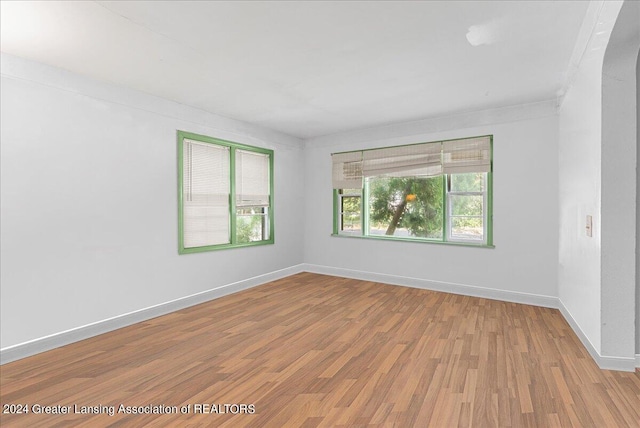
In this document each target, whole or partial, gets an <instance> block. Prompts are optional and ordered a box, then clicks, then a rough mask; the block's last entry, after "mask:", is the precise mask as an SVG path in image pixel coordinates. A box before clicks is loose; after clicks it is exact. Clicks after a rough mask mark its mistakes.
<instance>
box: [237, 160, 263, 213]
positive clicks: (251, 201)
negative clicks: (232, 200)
mask: <svg viewBox="0 0 640 428" xmlns="http://www.w3.org/2000/svg"><path fill="white" fill-rule="evenodd" d="M268 206H269V155H266V154H262V153H255V152H247V151H244V150H236V207H268Z"/></svg>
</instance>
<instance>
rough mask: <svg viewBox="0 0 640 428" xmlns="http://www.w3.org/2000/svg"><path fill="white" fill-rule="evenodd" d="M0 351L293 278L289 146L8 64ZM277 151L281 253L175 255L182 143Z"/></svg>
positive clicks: (296, 180) (298, 182)
mask: <svg viewBox="0 0 640 428" xmlns="http://www.w3.org/2000/svg"><path fill="white" fill-rule="evenodd" d="M1 65H2V68H1V71H2V83H1V88H2V90H1V91H0V93H1V103H2V104H1V123H2V127H1V129H2V131H1V132H2V134H1V141H2V145H1V151H2V153H1V162H2V163H1V171H2V172H1V173H2V176H1V180H2V181H1V195H2V200H1V207H2V208H1V209H2V211H1V215H2V223H1V235H2V241H1V250H2V251H1V265H2V271H1V283H2V288H1V310H0V313H1V328H2V330H1V335H0V336H1V338H2V341H1V345H0V347H2V348H6V347H9V346H12V345H16V344H20V343H23V342H26V341H30V340H34V339H38V338H41V337H43V336H47V335H50V334H54V333H59V332H62V331H65V330H68V329H73V328H77V327H80V326H83V325H86V324H90V323H94V322H98V321H101V320H105V319H107V318H110V317H115V316H119V315H122V314H126V313H128V312H131V311H136V310H140V309H143V308H146V307H149V306H152V305H156V304H160V303H164V302H167V301H170V300H173V299H178V298H181V297H184V296H189V295H192V294H194V293H199V292H203V291H205V290H210V289H214V288H217V287H221V286H224V285H227V284H230V283H234V282H236V281H242V280H245V279H247V278H251V277H255V276H258V275H262V274H265V273H269V272H273V271H277V270H279V269H283V268H287V267H291V266H293V265H297V264H299V263H301V262H302V261H303V259H302V239H301V237H300V233H301V231H302V229H303V224H302V222H303V216H302V215H301V212H299V211H296V210H292V209H288V207H292V206H296V205H297V204H299V199H300V197H301V195H303V193H304V192H303V190H304V183H303V180H302V179H301V178H300V177H302V175H303V170H302V167H301V161H302V159H303V158H302V146H301V142H300V141H299V140H297V139H295V138H292V137H289V136H286V135H282V134H278V133H276V132H273V131H269V130H265V129H262V128H260V127H257V126H254V125H249V124H246V123H242V122H238V121H234V120H230V119H226V118H222V117H218V116H215V115H211V114H208V113H204V112H202V111H199V110H196V109H192V108H189V107H186V106H183V105H180V104H177V103H173V102H170V101H167V100H163V99H160V98H156V97H152V96H149V95H146V94H143V93H139V92H135V91H131V90H126V89H124V88H120V87H116V86H113V85H109V84H107V83H104V82H98V81H94V80H91V79H87V78H84V77H81V76H78V75H75V74H72V73H68V72H66V71H63V70H60V69H55V68H51V67H47V66H44V65H41V64H37V63H33V62H29V61H25V60H22V59H18V58H16V57H11V56H8V55H4V54H3V55H2V61H1ZM178 129H180V130H185V131H190V132H195V133H201V134H206V135H210V136H214V137H219V138H224V139H229V140H232V141H237V142H240V143H246V144H251V145H255V146H260V147H266V148H270V149H274V150H275V209H276V211H275V222H276V223H275V241H276V243H275V245H269V246H260V247H252V248H239V249H233V250H227V251H216V252H207V253H201V254H190V255H183V256H179V255H178V243H177V166H176V165H177V160H176V130H178Z"/></svg>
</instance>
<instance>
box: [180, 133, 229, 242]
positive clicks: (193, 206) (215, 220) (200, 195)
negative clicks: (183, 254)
mask: <svg viewBox="0 0 640 428" xmlns="http://www.w3.org/2000/svg"><path fill="white" fill-rule="evenodd" d="M182 182H183V186H182V190H183V216H182V220H183V241H184V242H183V244H184V247H185V248H193V247H203V246H207V245H216V244H226V243H229V242H230V239H229V149H228V148H227V147H221V146H216V145H213V144H206V143H199V142H196V141H191V140H186V139H185V140H184V142H183V180H182Z"/></svg>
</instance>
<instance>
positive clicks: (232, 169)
mask: <svg viewBox="0 0 640 428" xmlns="http://www.w3.org/2000/svg"><path fill="white" fill-rule="evenodd" d="M177 139H178V253H179V254H191V253H201V252H206V251H216V250H225V249H230V248H242V247H254V246H259V245H270V244H273V243H274V242H275V223H274V191H273V190H274V179H273V170H274V152H273V150H269V149H264V148H261V147H254V146H250V145H246V144H240V143H236V142H233V141H227V140H221V139H218V138H213V137H209V136H206V135H200V134H194V133H191V132H186V131H180V130H178V131H177ZM185 139H187V140H192V141H195V142H198V143H208V144H212V145H215V146H219V147H225V148H227V149H228V150H229V204H228V207H229V242H228V243H223V244H216V245H204V246H198V247H185V246H184V219H185V215H184V202H185V195H184V140H185ZM238 150H242V151H245V152H252V153H259V154H263V155H267V156H268V159H269V162H268V168H269V183H268V186H269V203H268V206H267V208H268V213H267V215H266V216H265V219H268V228H267V230H268V238H267V239H263V240H257V241H251V242H238V236H237V222H238V216H239V215H238V212H237V210H238V207H237V206H236V152H237V151H238ZM263 226H264V223H263ZM263 233H264V232H263Z"/></svg>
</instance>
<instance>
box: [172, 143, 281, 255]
mask: <svg viewBox="0 0 640 428" xmlns="http://www.w3.org/2000/svg"><path fill="white" fill-rule="evenodd" d="M178 207H179V212H178V222H179V226H178V230H179V233H178V235H179V237H178V239H179V248H178V250H179V253H180V254H185V253H194V252H201V251H211V250H218V249H224V248H233V247H243V246H249V245H263V244H273V242H274V224H273V150H268V149H262V148H259V147H252V146H247V145H245V144H238V143H234V142H231V141H225V140H219V139H217V138H212V137H207V136H204V135H197V134H192V133H188V132H184V131H178Z"/></svg>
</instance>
